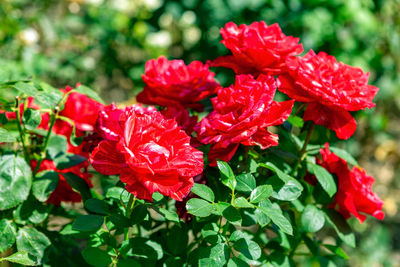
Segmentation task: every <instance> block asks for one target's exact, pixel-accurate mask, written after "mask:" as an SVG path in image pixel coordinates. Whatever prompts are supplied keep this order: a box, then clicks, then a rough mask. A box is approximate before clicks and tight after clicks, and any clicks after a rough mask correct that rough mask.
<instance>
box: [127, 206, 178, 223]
mask: <svg viewBox="0 0 400 267" xmlns="http://www.w3.org/2000/svg"><path fill="white" fill-rule="evenodd" d="M147 215H148V211H147V206H146V205H137V206H136V207H135V208H134V209H133V211H132V214H131V219H130V222H131V225H133V224H138V223H141V222H142V221H143V220H144V219H145V218H146V216H147ZM175 215H176V214H175ZM164 216H165V217H166V219H167V220H170V221H174V220H176V217H177V216H176V217H175V216H174V215H170V214H168V215H164ZM167 216H168V218H167ZM177 220H178V222H179V218H177Z"/></svg>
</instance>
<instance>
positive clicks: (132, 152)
mask: <svg viewBox="0 0 400 267" xmlns="http://www.w3.org/2000/svg"><path fill="white" fill-rule="evenodd" d="M221 34H222V37H223V41H222V43H223V44H224V45H225V46H226V47H227V48H228V49H229V50H230V51H231V52H232V55H229V56H223V57H219V58H217V59H216V60H214V61H210V62H208V63H207V64H202V63H201V62H198V61H194V62H192V63H191V64H189V65H185V64H184V62H183V61H182V60H171V61H169V60H167V59H166V58H165V57H160V58H158V59H156V60H150V61H148V62H147V63H146V68H145V74H144V75H143V81H144V82H145V84H146V86H145V88H144V90H143V91H142V92H141V93H140V94H139V95H138V96H137V100H138V101H139V102H141V103H144V104H150V105H158V106H161V107H163V108H164V109H163V110H162V111H161V112H158V111H157V110H156V109H155V108H153V107H147V108H145V107H142V106H140V105H134V106H132V107H126V108H123V109H119V108H117V107H116V106H115V105H113V104H112V105H109V106H103V105H102V104H100V103H98V102H96V101H94V100H91V99H89V98H88V97H86V96H84V95H82V94H79V93H72V94H71V95H69V97H68V99H67V102H66V105H65V109H64V110H63V111H62V112H61V115H63V116H65V117H68V118H69V119H71V120H72V121H74V123H75V124H76V128H77V129H78V130H80V131H85V132H88V131H92V132H93V134H92V135H91V138H87V139H86V142H84V144H82V145H81V146H79V147H73V146H71V145H70V146H69V151H70V152H71V153H77V154H80V155H83V156H86V157H87V156H89V153H88V152H87V151H86V150H85V149H84V147H85V145H86V147H87V142H88V141H89V140H91V141H93V140H96V142H95V144H94V145H93V147H94V149H93V151H92V152H91V154H90V162H91V164H92V166H93V167H94V168H95V169H96V170H97V171H98V172H100V173H102V174H105V175H120V179H121V181H122V182H124V183H126V189H127V190H128V191H129V192H131V193H132V194H134V195H135V196H136V197H138V198H140V199H147V200H150V201H151V200H152V194H153V193H154V192H160V193H161V194H163V195H165V196H169V197H171V198H173V199H175V200H178V201H182V200H183V198H184V197H185V196H186V195H187V194H188V193H189V192H190V189H191V187H192V185H193V177H195V176H197V175H200V174H201V173H202V172H203V153H202V152H200V151H199V150H197V149H196V148H195V147H198V146H200V145H202V144H210V145H211V146H210V150H209V153H208V160H209V162H210V166H216V160H217V159H221V160H224V161H227V162H228V161H229V160H230V159H231V158H232V157H233V155H234V154H235V152H236V150H237V149H238V147H239V145H240V144H242V145H245V146H255V145H258V146H259V147H260V148H262V149H266V148H268V147H270V146H276V145H277V144H278V136H277V135H276V134H273V133H271V132H270V131H268V126H276V125H281V124H282V123H283V122H284V121H285V120H286V119H287V118H288V117H289V115H290V113H291V111H292V107H293V105H294V102H295V101H297V102H302V103H304V104H306V109H305V112H304V115H303V119H304V120H305V121H313V122H314V123H315V124H318V125H323V126H325V127H327V128H329V129H331V130H333V131H335V132H336V135H337V136H338V137H339V138H341V139H347V138H349V137H350V136H351V135H352V134H353V133H354V131H355V128H356V122H355V120H354V118H353V117H352V116H351V114H350V113H349V111H356V110H360V109H364V108H371V107H373V106H374V105H375V104H374V103H372V102H371V101H372V99H373V98H374V96H375V94H376V93H377V91H378V88H376V87H374V86H371V85H368V74H365V73H363V71H362V70H361V69H359V68H354V67H351V66H348V65H345V64H343V63H341V62H337V61H336V59H335V58H334V57H332V56H328V55H327V54H325V53H323V52H321V53H319V54H315V53H314V52H313V51H312V50H311V51H310V52H308V53H307V54H305V55H304V56H299V54H301V53H302V52H303V47H302V45H301V44H299V39H298V38H294V37H291V36H286V35H285V34H283V33H282V31H281V29H280V27H279V26H278V25H277V24H274V25H270V26H267V25H266V24H265V23H264V22H254V23H253V24H251V25H249V26H247V25H240V26H237V25H235V24H234V23H232V22H230V23H228V24H226V26H225V28H223V29H221ZM209 66H213V67H227V68H231V69H232V70H233V71H234V72H235V73H236V75H237V76H236V80H235V84H233V85H231V86H229V87H226V88H224V87H222V86H220V85H219V84H218V83H217V82H216V81H215V80H214V73H212V72H210V71H209ZM67 90H69V89H67ZM276 90H280V91H281V92H283V93H285V94H286V95H287V96H288V97H289V98H291V100H288V101H283V102H276V101H274V100H273V98H274V95H275V92H276ZM215 94H216V96H215V97H213V98H212V99H211V102H212V106H213V111H212V112H211V113H209V114H208V115H207V116H206V117H204V118H203V119H202V120H201V121H200V122H198V118H197V116H190V113H189V112H188V109H192V110H193V111H202V110H203V105H202V104H201V103H200V101H202V100H204V99H206V98H209V97H210V96H212V95H215ZM46 127H47V126H46ZM54 131H55V133H57V134H63V135H65V136H66V137H67V138H70V136H71V133H72V127H71V126H70V125H69V124H68V123H66V122H64V121H61V120H60V121H59V120H57V122H56V126H55V127H54ZM194 132H195V134H194ZM78 134H81V135H84V132H80V133H78ZM92 143H93V142H92ZM321 154H322V156H323V160H319V164H320V165H322V166H324V167H325V168H326V169H327V170H328V171H329V172H331V173H333V174H335V175H336V176H337V179H338V193H337V194H336V196H335V203H334V204H332V205H333V206H335V205H338V206H339V208H338V210H339V211H340V212H341V213H342V214H343V215H344V216H345V217H346V218H347V217H349V216H350V214H353V215H355V216H356V217H357V218H359V219H360V220H363V218H364V217H365V216H364V215H361V214H359V212H363V213H366V214H371V215H373V216H375V217H377V218H378V219H382V218H383V216H384V214H383V212H382V211H381V209H382V204H383V203H382V201H381V200H380V199H379V198H378V197H377V196H376V195H375V194H374V193H373V192H372V190H371V185H372V183H373V181H374V179H373V178H372V177H369V176H367V175H366V173H365V171H364V170H362V169H359V168H358V167H354V168H353V169H352V170H350V169H349V168H348V166H347V163H346V162H345V161H344V160H342V159H340V158H339V157H337V156H336V155H335V154H333V153H332V152H330V151H329V148H328V147H327V148H326V149H324V150H321ZM86 164H87V163H86ZM82 167H83V169H86V167H87V165H82V166H79V167H78V168H77V170H76V172H75V173H76V174H77V175H78V174H79V176H80V177H82V178H83V179H85V180H86V181H87V182H88V183H89V184H90V182H89V180H88V179H87V178H88V177H89V175H88V174H87V172H86V171H83V172H82V171H81V170H82ZM54 168H55V167H54V164H51V163H50V162H44V164H43V163H42V166H41V168H40V170H43V169H54ZM69 171H70V172H74V170H73V169H72V168H71V170H69ZM60 178H62V171H60ZM60 181H62V179H60ZM63 181H65V180H63ZM62 184H63V182H60V184H59V187H60V189H59V188H57V190H56V191H55V192H54V193H53V194H52V196H53V195H57V196H58V198H56V197H54V198H53V199H57V201H51V200H50V199H49V201H50V202H53V203H58V204H59V200H64V201H65V200H67V201H75V200H78V198H77V197H76V198H75V197H72V195H71V196H68V197H66V196H67V195H68V194H70V193H68V194H67V193H65V192H73V191H72V189H71V188H70V187H69V186H68V184H67V183H65V185H62ZM61 186H62V190H63V192H60V191H61ZM74 194H76V193H74ZM52 196H51V197H50V198H52ZM60 196H62V197H60Z"/></svg>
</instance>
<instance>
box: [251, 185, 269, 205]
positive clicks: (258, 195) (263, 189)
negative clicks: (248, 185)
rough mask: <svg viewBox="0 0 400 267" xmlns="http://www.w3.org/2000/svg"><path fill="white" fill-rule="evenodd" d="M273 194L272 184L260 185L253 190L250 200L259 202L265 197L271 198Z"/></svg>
mask: <svg viewBox="0 0 400 267" xmlns="http://www.w3.org/2000/svg"><path fill="white" fill-rule="evenodd" d="M271 195H272V186H270V185H260V186H257V187H256V189H254V190H253V192H251V194H250V202H251V203H258V202H260V201H263V200H264V199H267V198H269V197H270V196H271Z"/></svg>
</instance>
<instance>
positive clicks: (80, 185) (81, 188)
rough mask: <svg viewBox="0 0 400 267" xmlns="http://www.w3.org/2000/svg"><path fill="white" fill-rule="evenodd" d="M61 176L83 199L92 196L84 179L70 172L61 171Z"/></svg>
mask: <svg viewBox="0 0 400 267" xmlns="http://www.w3.org/2000/svg"><path fill="white" fill-rule="evenodd" d="M62 176H64V178H65V180H66V181H67V183H68V184H69V185H70V186H71V187H72V188H73V189H75V190H77V191H78V192H79V193H80V194H81V196H82V199H83V200H84V201H86V200H87V199H90V198H92V193H90V188H89V186H88V184H87V183H86V181H85V180H84V179H82V178H81V177H79V176H77V175H75V174H73V173H71V172H67V173H63V174H62Z"/></svg>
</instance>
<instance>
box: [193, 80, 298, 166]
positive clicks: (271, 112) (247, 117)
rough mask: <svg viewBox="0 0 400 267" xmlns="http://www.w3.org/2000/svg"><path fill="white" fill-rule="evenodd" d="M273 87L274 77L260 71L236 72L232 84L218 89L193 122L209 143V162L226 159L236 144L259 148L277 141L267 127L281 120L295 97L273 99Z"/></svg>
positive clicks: (278, 123) (274, 86) (275, 136)
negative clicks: (206, 112)
mask: <svg viewBox="0 0 400 267" xmlns="http://www.w3.org/2000/svg"><path fill="white" fill-rule="evenodd" d="M275 91H276V85H275V80H274V78H273V77H271V76H266V75H263V74H261V75H260V76H258V78H257V80H255V79H254V78H253V76H251V75H237V76H236V82H235V85H232V86H230V87H228V88H220V89H218V95H217V97H214V98H212V99H211V101H212V104H213V107H214V111H212V112H211V113H210V114H209V115H208V116H207V117H205V118H203V119H202V120H201V122H200V123H198V124H197V125H196V126H195V131H196V132H197V138H198V140H199V141H200V142H202V143H204V144H212V146H211V148H210V152H209V154H208V159H209V162H210V165H211V166H216V159H221V160H224V161H226V162H228V161H229V160H230V159H231V158H232V156H233V155H234V153H235V151H236V150H237V148H238V146H239V144H243V145H246V146H254V145H258V146H260V147H261V148H262V149H266V148H268V147H270V146H276V145H278V135H276V134H273V133H271V132H269V131H268V130H267V127H268V126H273V125H280V124H282V123H283V122H284V121H285V120H286V119H287V118H288V116H289V115H290V113H291V111H292V107H293V102H294V101H293V100H290V101H284V102H276V101H273V98H274V95H275Z"/></svg>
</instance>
